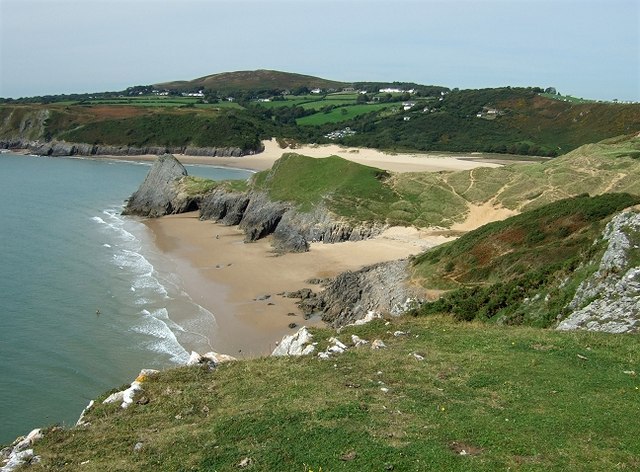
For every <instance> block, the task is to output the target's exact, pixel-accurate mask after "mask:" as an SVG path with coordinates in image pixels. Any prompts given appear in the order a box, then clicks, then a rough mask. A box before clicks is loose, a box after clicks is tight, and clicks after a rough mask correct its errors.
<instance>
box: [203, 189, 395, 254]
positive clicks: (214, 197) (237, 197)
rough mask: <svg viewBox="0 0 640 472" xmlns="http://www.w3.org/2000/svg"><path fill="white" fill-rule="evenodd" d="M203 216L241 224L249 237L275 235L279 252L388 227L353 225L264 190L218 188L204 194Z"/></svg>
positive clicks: (359, 237)
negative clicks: (304, 209)
mask: <svg viewBox="0 0 640 472" xmlns="http://www.w3.org/2000/svg"><path fill="white" fill-rule="evenodd" d="M200 205H201V206H200V218H201V219H212V220H216V221H220V222H222V223H223V224H225V225H239V227H240V229H242V230H243V231H244V232H245V235H246V239H245V240H246V241H247V242H251V241H256V240H258V239H261V238H263V237H265V236H268V235H273V247H274V249H275V250H276V251H277V252H306V251H308V250H309V245H310V243H312V242H325V243H338V242H343V241H360V240H363V239H368V238H371V237H374V236H377V235H378V234H380V233H381V232H382V231H384V229H385V228H386V227H387V226H386V225H384V224H380V223H366V222H365V223H360V224H356V225H353V224H351V223H348V222H346V221H342V220H340V219H338V218H336V217H335V216H333V215H332V214H331V213H330V212H329V211H328V210H327V209H325V208H323V207H318V208H316V209H314V210H313V211H311V212H306V213H303V212H299V211H297V210H296V209H295V208H293V207H292V206H291V205H290V204H289V203H286V202H274V201H271V200H270V199H269V196H268V195H267V194H266V193H264V192H258V191H253V192H249V193H239V192H229V191H226V190H220V189H218V190H215V191H213V192H211V193H210V194H208V195H205V196H204V197H203V198H202V201H201V204H200Z"/></svg>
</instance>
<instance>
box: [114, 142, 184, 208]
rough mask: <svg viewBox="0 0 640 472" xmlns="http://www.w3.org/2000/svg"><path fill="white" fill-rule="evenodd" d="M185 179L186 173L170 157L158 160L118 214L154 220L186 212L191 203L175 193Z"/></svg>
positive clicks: (173, 158)
mask: <svg viewBox="0 0 640 472" xmlns="http://www.w3.org/2000/svg"><path fill="white" fill-rule="evenodd" d="M186 175H187V170H186V169H185V168H184V166H183V165H182V164H181V163H180V162H179V161H178V160H177V159H176V158H175V157H173V156H172V155H171V154H164V155H162V156H159V157H158V160H156V161H155V162H154V163H153V165H152V166H151V169H150V170H149V173H148V174H147V176H146V177H145V179H144V182H143V183H142V185H140V188H138V190H136V191H135V192H134V194H133V195H131V198H129V201H128V202H127V206H126V207H125V209H124V211H123V212H122V213H123V214H125V215H138V216H149V217H152V218H155V217H158V216H163V215H168V214H172V213H181V212H184V211H186V210H188V209H190V206H192V204H193V201H192V200H190V199H189V198H188V197H187V196H186V195H184V194H181V193H180V192H179V190H178V184H179V182H180V179H182V177H184V176H186Z"/></svg>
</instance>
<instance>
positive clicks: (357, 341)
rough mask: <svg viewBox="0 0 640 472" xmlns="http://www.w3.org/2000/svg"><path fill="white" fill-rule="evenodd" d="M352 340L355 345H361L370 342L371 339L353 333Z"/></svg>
mask: <svg viewBox="0 0 640 472" xmlns="http://www.w3.org/2000/svg"><path fill="white" fill-rule="evenodd" d="M351 342H352V343H353V347H360V346H364V345H365V344H369V341H366V340H364V339H362V338H361V337H359V336H357V335H355V334H352V335H351Z"/></svg>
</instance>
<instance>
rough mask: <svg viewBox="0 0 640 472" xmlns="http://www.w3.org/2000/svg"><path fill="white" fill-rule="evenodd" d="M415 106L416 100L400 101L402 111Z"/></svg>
mask: <svg viewBox="0 0 640 472" xmlns="http://www.w3.org/2000/svg"><path fill="white" fill-rule="evenodd" d="M415 106H416V102H402V108H403V109H404V111H407V110H411V109H412V108H413V107H415Z"/></svg>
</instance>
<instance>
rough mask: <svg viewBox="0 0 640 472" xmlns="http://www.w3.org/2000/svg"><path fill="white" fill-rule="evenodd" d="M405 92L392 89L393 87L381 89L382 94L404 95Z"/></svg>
mask: <svg viewBox="0 0 640 472" xmlns="http://www.w3.org/2000/svg"><path fill="white" fill-rule="evenodd" d="M403 92H404V90H402V89H399V88H392V87H387V88H382V89H380V93H403Z"/></svg>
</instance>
